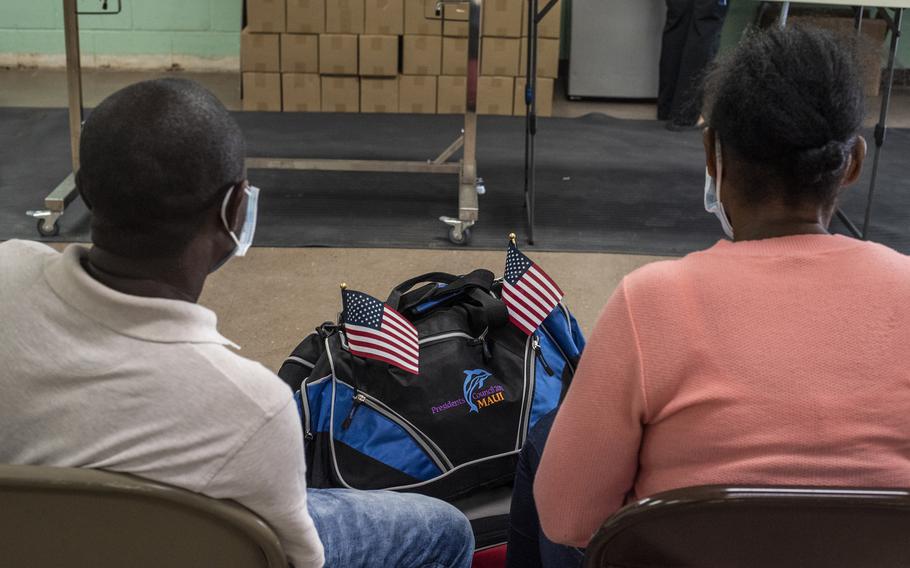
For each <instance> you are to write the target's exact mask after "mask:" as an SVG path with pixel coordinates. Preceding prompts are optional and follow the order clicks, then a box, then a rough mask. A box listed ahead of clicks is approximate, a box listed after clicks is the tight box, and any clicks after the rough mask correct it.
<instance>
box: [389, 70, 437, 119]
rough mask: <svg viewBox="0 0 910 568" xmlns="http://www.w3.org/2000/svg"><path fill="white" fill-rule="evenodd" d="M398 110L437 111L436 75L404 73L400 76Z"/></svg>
mask: <svg viewBox="0 0 910 568" xmlns="http://www.w3.org/2000/svg"><path fill="white" fill-rule="evenodd" d="M398 112H406V113H411V114H435V113H436V77H431V76H426V75H402V76H401V77H399V78H398Z"/></svg>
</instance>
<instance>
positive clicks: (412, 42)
mask: <svg viewBox="0 0 910 568" xmlns="http://www.w3.org/2000/svg"><path fill="white" fill-rule="evenodd" d="M402 46H403V48H402V51H403V52H402V57H401V60H402V61H401V68H402V73H404V74H405V75H439V74H440V73H441V72H442V37H441V36H412V35H406V36H404V40H403V41H402ZM434 104H435V103H434Z"/></svg>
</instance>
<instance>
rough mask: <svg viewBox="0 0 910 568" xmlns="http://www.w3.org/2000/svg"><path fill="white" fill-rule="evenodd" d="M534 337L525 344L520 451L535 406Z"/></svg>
mask: <svg viewBox="0 0 910 568" xmlns="http://www.w3.org/2000/svg"><path fill="white" fill-rule="evenodd" d="M532 337H535V336H530V335H529V336H528V340H527V342H526V343H525V372H524V375H525V376H524V380H525V396H524V408H522V412H521V420H520V422H519V424H518V443H517V444H516V447H515V449H516V450H520V449H521V447H522V446H523V445H524V443H525V440H526V439H527V437H528V428H529V424H530V420H531V407H532V406H533V404H534V391H535V388H534V387H535V383H536V382H537V365H535V364H534V355H533V353H534V350H533V348H532V339H531V338H532Z"/></svg>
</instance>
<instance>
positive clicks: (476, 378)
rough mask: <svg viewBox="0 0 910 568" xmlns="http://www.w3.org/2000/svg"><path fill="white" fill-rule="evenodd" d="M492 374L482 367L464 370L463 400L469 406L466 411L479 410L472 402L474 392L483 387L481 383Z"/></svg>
mask: <svg viewBox="0 0 910 568" xmlns="http://www.w3.org/2000/svg"><path fill="white" fill-rule="evenodd" d="M492 376H493V374H492V373H490V372H489V371H485V370H483V369H474V370H473V371H465V372H464V400H465V402H467V403H468V406H469V407H470V408H471V410H469V411H468V412H469V413H470V412H480V410H479V409H478V408H477V405H476V404H474V393H475V392H477V391H478V390H480V389H481V388H483V384H484V383H485V382H487V379H489V378H490V377H492Z"/></svg>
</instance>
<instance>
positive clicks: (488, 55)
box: [480, 37, 521, 77]
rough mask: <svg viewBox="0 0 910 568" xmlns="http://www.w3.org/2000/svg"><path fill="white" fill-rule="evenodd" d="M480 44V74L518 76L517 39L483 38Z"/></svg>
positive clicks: (519, 42) (519, 41)
mask: <svg viewBox="0 0 910 568" xmlns="http://www.w3.org/2000/svg"><path fill="white" fill-rule="evenodd" d="M482 42H483V49H482V50H481V52H480V53H481V59H480V72H481V74H483V75H498V76H500V77H516V76H518V60H519V58H520V52H521V40H520V39H519V38H499V37H485V38H483V40H482Z"/></svg>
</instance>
